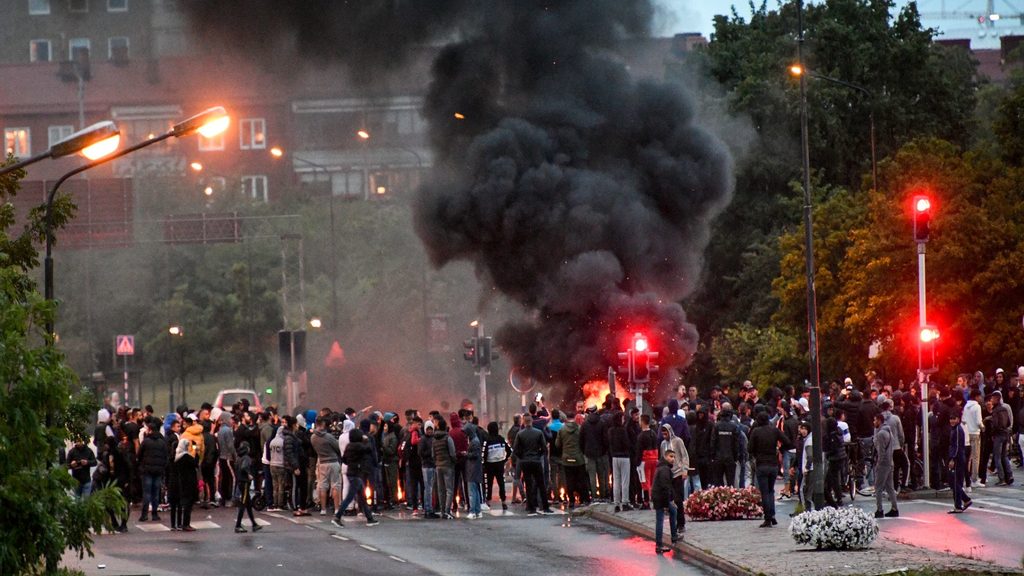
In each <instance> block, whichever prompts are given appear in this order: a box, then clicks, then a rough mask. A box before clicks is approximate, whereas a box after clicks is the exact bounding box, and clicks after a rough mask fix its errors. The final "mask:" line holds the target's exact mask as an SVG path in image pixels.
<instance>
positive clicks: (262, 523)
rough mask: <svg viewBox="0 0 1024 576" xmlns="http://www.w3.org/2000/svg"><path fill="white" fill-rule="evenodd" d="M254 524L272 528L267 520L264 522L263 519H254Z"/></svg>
mask: <svg viewBox="0 0 1024 576" xmlns="http://www.w3.org/2000/svg"><path fill="white" fill-rule="evenodd" d="M256 523H257V524H259V525H260V526H273V524H271V523H270V522H269V521H267V520H264V519H263V518H257V519H256Z"/></svg>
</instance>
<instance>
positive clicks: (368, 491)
mask: <svg viewBox="0 0 1024 576" xmlns="http://www.w3.org/2000/svg"><path fill="white" fill-rule="evenodd" d="M363 494H365V495H366V501H367V502H369V501H370V500H372V499H373V488H370V487H369V486H367V487H366V490H363Z"/></svg>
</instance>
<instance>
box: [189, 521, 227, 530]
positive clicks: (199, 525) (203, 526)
mask: <svg viewBox="0 0 1024 576" xmlns="http://www.w3.org/2000/svg"><path fill="white" fill-rule="evenodd" d="M192 527H193V528H195V529H196V530H208V529H210V528H220V524H215V523H213V522H210V521H209V520H199V521H197V522H193V523H192Z"/></svg>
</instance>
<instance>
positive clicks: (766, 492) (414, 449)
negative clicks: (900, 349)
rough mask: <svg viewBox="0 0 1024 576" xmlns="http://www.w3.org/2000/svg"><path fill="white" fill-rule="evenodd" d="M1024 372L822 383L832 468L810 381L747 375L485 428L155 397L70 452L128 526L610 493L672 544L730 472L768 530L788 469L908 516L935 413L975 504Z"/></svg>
mask: <svg viewBox="0 0 1024 576" xmlns="http://www.w3.org/2000/svg"><path fill="white" fill-rule="evenodd" d="M1022 380H1024V367H1022V368H1021V369H1019V371H1018V376H1017V377H1014V378H1009V379H1008V378H1006V376H1005V374H1004V372H1003V371H1002V370H997V371H996V373H995V374H994V376H993V378H992V379H990V380H988V379H986V378H985V377H984V375H983V374H982V373H980V372H979V373H977V374H975V375H973V376H968V375H963V376H961V377H959V378H958V379H957V383H956V385H955V386H942V385H933V387H932V388H931V392H930V394H929V396H930V398H929V400H928V402H927V404H926V405H924V407H923V405H922V402H921V399H920V390H919V388H918V387H917V386H916V385H905V384H904V383H903V382H899V383H897V384H896V385H895V386H893V385H890V384H886V383H883V382H882V381H881V380H879V379H877V378H875V377H874V376H873V375H872V374H868V375H867V378H866V380H865V381H864V382H862V383H861V385H860V386H855V385H854V383H853V381H852V380H851V379H847V380H846V381H845V382H843V383H840V382H838V381H836V382H832V383H830V384H829V386H828V387H827V389H823V390H822V402H823V404H822V406H823V413H822V418H823V423H822V437H823V442H822V447H823V452H824V470H821V471H819V470H816V469H815V466H814V465H813V462H814V461H813V458H812V457H811V449H812V430H813V426H812V425H811V422H810V409H809V408H810V391H809V390H807V389H802V388H795V387H787V388H786V389H784V390H783V389H778V388H770V389H768V390H766V391H765V393H764V394H763V395H762V394H761V393H760V392H759V391H758V389H757V388H756V387H755V386H754V385H753V384H752V383H751V382H749V381H748V382H745V383H743V385H742V386H740V387H739V388H738V390H737V391H736V393H735V395H734V394H733V392H732V390H731V387H729V386H722V387H718V386H715V387H713V388H712V389H711V390H710V391H709V393H708V394H707V395H703V396H702V395H698V391H697V389H696V388H694V387H687V386H682V385H681V386H679V387H678V388H677V389H675V390H674V391H673V397H672V398H669V399H667V401H665V402H664V405H663V406H657V407H655V410H654V413H655V414H657V415H658V416H659V418H657V419H656V418H655V417H654V416H653V415H652V414H650V413H641V411H640V410H639V409H637V408H636V407H635V406H633V405H631V403H629V402H627V403H626V404H625V405H623V404H622V403H620V401H619V400H617V399H616V398H614V397H611V396H609V397H607V398H606V399H605V401H604V403H603V405H602V406H600V407H598V406H594V405H591V406H584V405H583V404H581V403H577V405H576V406H575V409H573V410H565V409H552V410H550V411H549V410H548V409H547V408H546V407H545V405H544V403H543V398H542V397H540V396H538V397H537V398H536V401H535V402H534V403H532V404H531V405H530V406H528V407H527V409H526V410H525V411H524V412H523V413H522V414H517V415H515V416H514V418H513V421H512V423H511V426H510V427H509V429H508V430H506V431H504V433H503V432H502V431H501V430H500V427H499V423H498V422H494V421H492V422H488V423H487V424H486V426H483V425H482V424H481V422H480V421H479V419H478V417H477V416H476V414H475V413H474V411H473V407H472V404H471V403H469V402H468V401H466V402H464V403H463V405H462V408H460V409H459V410H458V411H452V412H449V413H447V414H442V413H441V412H439V411H432V412H429V413H427V414H425V415H421V413H420V412H419V411H418V410H415V409H410V410H406V411H405V413H404V419H403V418H401V417H400V415H399V414H398V413H396V412H379V411H378V412H372V413H370V412H368V410H367V411H363V412H357V411H355V410H353V409H351V408H348V409H346V410H344V411H342V412H335V411H334V410H332V409H330V408H323V409H320V410H319V411H314V410H304V411H300V412H299V413H298V414H294V415H293V414H278V411H277V410H276V409H275V408H274V407H273V406H271V407H269V408H266V409H265V410H263V411H260V412H253V411H252V410H250V407H249V405H248V404H247V403H246V402H245V401H242V402H240V403H238V404H236V405H234V406H232V407H231V408H230V410H226V411H222V410H220V409H217V408H214V407H212V406H210V405H209V404H203V405H202V406H201V407H200V408H199V409H198V410H195V411H192V410H189V409H188V408H187V407H185V406H180V407H179V408H178V409H177V410H176V411H175V412H173V413H170V414H167V415H165V416H164V417H163V418H161V417H159V416H158V415H156V414H154V413H153V410H152V409H151V408H149V407H146V408H144V409H133V410H129V409H126V408H120V409H118V410H116V411H115V412H114V413H113V414H111V412H110V411H108V410H106V409H103V410H100V411H99V414H98V417H97V425H96V428H95V431H94V434H93V445H94V447H90V446H88V445H87V444H86V438H85V437H81V438H78V439H76V441H75V442H74V445H73V446H72V447H71V448H70V449H69V450H68V451H67V454H66V456H65V462H66V465H67V467H68V469H69V470H70V472H71V474H72V475H73V476H74V477H75V479H76V480H78V489H77V491H76V492H77V494H79V495H80V496H82V497H85V496H87V495H88V493H89V489H90V486H91V485H95V484H106V483H111V482H112V483H113V484H114V485H115V486H117V487H118V488H119V489H120V490H121V492H122V493H123V494H124V496H125V498H126V500H127V502H128V508H127V509H125V510H123V511H121V512H120V513H117V514H114V515H112V518H111V522H112V524H113V525H114V526H115V528H116V529H117V530H118V531H121V532H124V531H127V526H128V519H129V514H130V513H131V510H132V507H133V505H141V510H140V515H139V517H138V521H139V522H148V521H160V519H161V518H160V513H161V512H165V513H167V514H168V515H169V520H170V527H171V530H181V531H193V530H194V528H193V526H192V523H191V515H192V510H193V508H194V507H195V506H200V507H204V508H209V507H213V506H235V507H237V516H236V522H235V531H236V532H246V531H247V529H246V528H245V527H244V526H243V520H244V519H245V518H246V516H247V517H248V520H249V523H250V525H251V528H250V529H251V530H253V531H256V530H259V529H260V525H259V524H258V523H257V522H256V520H255V518H254V514H253V510H254V508H255V509H261V510H262V509H266V510H268V511H278V512H285V511H287V512H290V513H291V514H294V515H295V516H308V515H311V514H319V515H322V516H327V515H328V514H331V515H332V516H333V518H332V522H333V523H334V524H335V525H337V526H339V527H343V526H344V525H345V520H344V517H345V516H346V515H349V516H351V515H355V514H357V513H359V512H361V513H362V514H363V515H364V516H365V518H366V524H367V525H368V526H374V525H377V524H378V523H379V521H378V519H377V516H378V514H379V513H380V512H381V511H382V510H390V509H394V508H396V507H399V506H402V507H404V508H405V509H406V510H407V511H409V512H410V513H412V514H416V515H422V516H423V517H424V518H426V519H454V518H455V517H456V516H460V517H462V518H466V519H471V520H472V519H477V518H480V517H481V516H482V513H483V512H484V511H486V510H488V509H489V507H490V505H491V504H492V503H493V505H494V506H496V507H497V506H499V505H500V506H501V509H502V510H508V506H509V504H510V503H512V504H519V503H523V504H525V512H526V514H527V515H530V516H535V515H543V514H552V513H554V511H553V510H552V506H553V505H559V506H564V507H565V508H566V509H568V510H572V509H574V508H576V507H578V506H589V505H591V504H593V503H595V502H605V503H608V504H609V505H611V506H613V507H614V508H613V509H614V512H620V511H626V510H631V509H634V508H638V509H641V510H654V512H655V515H656V520H657V522H656V540H657V541H656V551H658V552H659V553H660V552H663V551H665V550H667V548H666V547H665V546H663V523H664V521H663V519H664V518H668V519H669V524H670V529H671V532H670V535H671V539H672V541H673V542H675V541H676V540H678V539H679V538H680V537H681V534H682V533H683V531H684V529H685V515H684V514H683V513H682V510H683V502H684V501H685V499H686V498H687V497H688V496H689V495H690V494H691V493H693V492H696V491H700V490H702V489H705V488H707V487H712V486H734V487H738V488H743V487H745V486H746V485H747V484H748V483H749V484H751V485H756V487H757V488H758V490H759V491H760V493H761V497H762V504H763V508H764V519H763V522H762V524H761V526H763V527H766V528H770V527H772V526H774V525H776V524H777V520H776V519H775V501H776V497H775V487H776V483H777V481H778V480H779V479H781V481H782V488H781V491H780V494H779V498H780V499H788V498H797V499H798V500H799V505H798V507H797V511H798V512H799V511H800V509H801V508H805V509H809V508H811V507H812V506H813V503H812V494H811V492H812V486H813V484H814V481H815V477H816V475H817V474H819V473H821V474H822V479H823V483H824V486H825V502H826V504H827V505H832V506H839V505H841V504H842V502H843V499H844V493H846V492H847V491H848V489H849V488H850V487H853V488H854V489H857V490H859V491H860V492H861V494H871V493H872V492H873V494H874V496H875V499H876V503H877V511H876V516H877V517H883V516H898V515H899V510H898V506H897V500H896V492H897V491H899V490H912V489H917V488H920V487H921V486H922V480H923V469H922V467H921V466H920V465H919V462H920V460H921V457H922V454H921V453H920V450H921V447H922V445H923V442H922V427H921V422H922V416H921V410H922V409H924V410H927V414H928V421H929V423H930V426H929V431H928V434H929V440H930V442H929V445H930V451H931V452H930V456H931V457H930V459H929V460H930V462H931V465H932V470H931V474H930V479H931V483H932V485H931V488H933V489H943V488H944V487H949V488H950V489H952V490H954V491H955V503H954V509H953V510H952V511H951V512H954V513H958V512H962V511H963V510H966V509H967V508H968V507H970V505H971V500H970V496H969V494H970V492H971V490H972V488H976V487H979V486H984V485H986V483H995V482H993V480H996V482H997V483H996V485H1009V484H1012V483H1013V481H1014V480H1013V467H1014V463H1011V458H1013V459H1016V462H1015V464H1016V466H1017V467H1020V466H1021V460H1020V458H1021V456H1020V454H1021V453H1020V442H1019V434H1020V422H1021V420H1024V413H1022V406H1021V399H1020V382H1021V381H1022ZM645 408H648V409H649V407H646V406H645ZM94 450H95V452H94ZM851 462H852V465H851ZM993 473H994V474H995V475H996V476H997V479H993V478H992V474H993ZM506 480H508V487H507V485H506V484H507V482H506ZM883 497H887V498H888V500H889V502H890V509H889V511H888V512H885V511H884V510H883ZM460 512H461V513H460Z"/></svg>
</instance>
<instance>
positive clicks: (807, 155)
mask: <svg viewBox="0 0 1024 576" xmlns="http://www.w3.org/2000/svg"><path fill="white" fill-rule="evenodd" d="M796 7H797V12H796V13H797V39H796V66H795V67H794V68H793V69H797V67H798V68H799V70H800V71H801V72H802V71H803V70H804V3H803V0H797V3H796ZM798 76H799V78H800V141H801V144H802V148H803V154H802V156H803V172H804V173H803V180H804V182H803V184H804V262H805V265H806V267H807V341H808V346H807V350H808V360H809V362H808V368H809V371H810V386H809V388H810V392H811V452H812V454H813V456H812V458H813V459H814V470H815V471H816V472H815V473H814V479H813V480H814V485H813V486H812V491H811V494H812V499H813V501H814V508H815V509H816V510H820V509H821V508H822V507H823V506H824V503H825V479H824V477H823V475H822V471H823V470H824V465H823V458H822V438H821V369H820V366H819V364H818V303H817V295H816V294H815V289H814V242H813V240H814V237H813V233H812V227H811V226H812V219H811V152H810V145H809V143H808V135H807V81H806V75H805V74H803V73H801V74H799V75H798Z"/></svg>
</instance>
